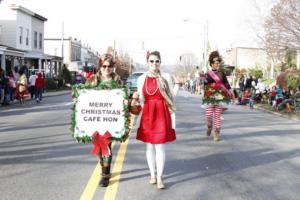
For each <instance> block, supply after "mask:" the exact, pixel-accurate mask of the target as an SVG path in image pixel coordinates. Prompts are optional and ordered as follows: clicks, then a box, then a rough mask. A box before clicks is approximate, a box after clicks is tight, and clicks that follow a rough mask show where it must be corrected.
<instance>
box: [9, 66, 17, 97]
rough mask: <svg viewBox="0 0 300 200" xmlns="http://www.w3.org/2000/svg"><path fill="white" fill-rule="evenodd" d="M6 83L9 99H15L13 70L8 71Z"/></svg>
mask: <svg viewBox="0 0 300 200" xmlns="http://www.w3.org/2000/svg"><path fill="white" fill-rule="evenodd" d="M8 84H9V100H10V101H14V100H15V93H16V81H15V79H14V75H13V72H12V71H10V72H9V73H8Z"/></svg>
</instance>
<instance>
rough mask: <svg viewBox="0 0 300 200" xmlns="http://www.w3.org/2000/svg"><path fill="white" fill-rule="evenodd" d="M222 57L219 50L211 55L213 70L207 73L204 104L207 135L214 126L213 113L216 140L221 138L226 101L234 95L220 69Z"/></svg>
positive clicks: (210, 61)
mask: <svg viewBox="0 0 300 200" xmlns="http://www.w3.org/2000/svg"><path fill="white" fill-rule="evenodd" d="M221 63H222V58H221V56H220V55H219V52H218V51H213V52H211V54H210V55H209V64H210V66H211V70H208V72H207V73H206V75H205V81H204V85H205V87H204V96H203V104H207V106H206V108H205V115H206V119H207V131H206V135H207V137H209V136H210V135H211V131H212V126H213V115H214V120H215V134H214V142H215V143H216V142H217V141H218V140H219V135H220V128H221V112H222V110H223V108H224V107H223V106H222V105H224V103H225V104H226V103H229V102H230V99H231V98H233V95H232V93H231V91H230V85H229V83H228V80H227V78H226V75H225V73H224V72H223V71H221V70H220V65H221Z"/></svg>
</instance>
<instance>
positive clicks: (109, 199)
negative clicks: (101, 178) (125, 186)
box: [103, 139, 129, 200]
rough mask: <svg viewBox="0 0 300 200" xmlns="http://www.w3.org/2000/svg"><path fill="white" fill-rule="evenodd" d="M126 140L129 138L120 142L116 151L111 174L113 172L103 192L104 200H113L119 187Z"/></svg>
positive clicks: (126, 144)
mask: <svg viewBox="0 0 300 200" xmlns="http://www.w3.org/2000/svg"><path fill="white" fill-rule="evenodd" d="M128 141H129V139H127V140H126V141H125V142H124V143H121V145H120V149H119V151H118V154H117V157H116V160H115V163H114V167H113V170H112V172H111V174H114V176H113V177H112V178H111V179H110V183H109V186H108V187H107V189H106V191H105V194H104V198H103V199H104V200H115V198H116V195H117V192H118V187H119V180H120V177H121V172H122V167H123V163H124V159H125V155H126V150H127V146H128Z"/></svg>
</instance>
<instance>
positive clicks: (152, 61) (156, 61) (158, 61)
mask: <svg viewBox="0 0 300 200" xmlns="http://www.w3.org/2000/svg"><path fill="white" fill-rule="evenodd" d="M149 61H150V62H151V63H154V62H155V63H160V60H149Z"/></svg>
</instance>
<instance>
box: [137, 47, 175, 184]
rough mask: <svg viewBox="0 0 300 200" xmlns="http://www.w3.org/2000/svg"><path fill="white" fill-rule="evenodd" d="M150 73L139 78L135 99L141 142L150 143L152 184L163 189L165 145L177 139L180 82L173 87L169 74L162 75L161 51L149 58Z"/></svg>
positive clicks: (148, 159) (149, 160) (152, 53)
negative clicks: (177, 100) (139, 107)
mask: <svg viewBox="0 0 300 200" xmlns="http://www.w3.org/2000/svg"><path fill="white" fill-rule="evenodd" d="M147 62H148V67H149V70H148V72H146V73H144V74H143V75H142V76H140V77H139V78H138V83H137V87H138V91H137V92H136V93H135V94H134V95H133V98H137V99H138V100H139V102H140V103H141V106H142V111H141V114H140V115H139V118H138V119H137V125H139V128H138V129H137V139H138V140H140V141H142V142H145V143H147V148H146V157H147V162H148V166H149V169H150V174H151V178H150V181H149V182H150V184H156V183H157V188H159V189H163V188H164V187H165V186H164V184H163V180H162V175H163V169H164V164H165V143H166V142H172V141H174V140H175V139H176V135H175V105H174V97H173V96H174V94H176V93H177V91H178V85H179V82H178V81H177V80H175V83H176V86H175V87H173V83H172V79H171V76H170V75H169V74H163V73H161V72H160V69H159V67H160V64H161V57H160V53H159V52H158V51H154V52H151V53H148V54H147ZM155 168H156V175H155Z"/></svg>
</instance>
